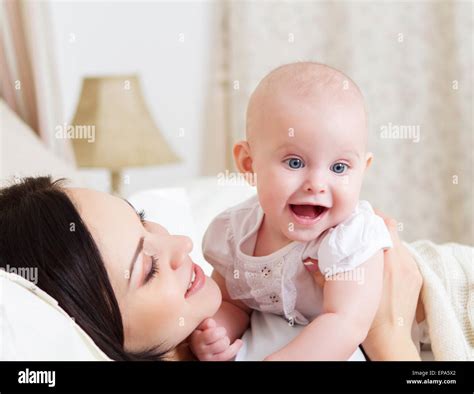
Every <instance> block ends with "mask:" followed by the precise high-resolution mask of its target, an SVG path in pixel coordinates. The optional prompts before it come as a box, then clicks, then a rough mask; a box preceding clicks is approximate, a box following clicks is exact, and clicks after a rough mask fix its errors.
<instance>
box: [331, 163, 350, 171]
mask: <svg viewBox="0 0 474 394" xmlns="http://www.w3.org/2000/svg"><path fill="white" fill-rule="evenodd" d="M348 168H349V166H348V165H347V164H344V163H335V164H333V165H332V166H331V171H332V172H335V173H336V174H342V173H344V172H346V170H347V169H348Z"/></svg>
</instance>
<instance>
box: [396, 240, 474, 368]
mask: <svg viewBox="0 0 474 394" xmlns="http://www.w3.org/2000/svg"><path fill="white" fill-rule="evenodd" d="M405 245H406V246H407V247H408V249H409V250H410V252H411V254H412V255H413V256H414V258H415V260H416V262H417V263H418V267H419V269H420V272H421V275H422V276H423V288H422V292H421V295H422V301H423V304H424V307H425V315H426V322H427V324H428V333H429V337H430V341H431V349H432V351H433V355H434V359H435V360H437V361H469V360H473V359H474V248H472V247H469V246H464V245H459V244H455V243H449V244H443V245H436V244H434V243H433V242H431V241H425V240H421V241H417V242H413V243H411V244H405Z"/></svg>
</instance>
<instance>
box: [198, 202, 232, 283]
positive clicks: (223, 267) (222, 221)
mask: <svg viewBox="0 0 474 394" xmlns="http://www.w3.org/2000/svg"><path fill="white" fill-rule="evenodd" d="M229 217H230V213H229V212H228V211H224V212H222V213H221V214H219V215H218V216H216V217H215V218H214V219H213V221H212V222H211V224H210V225H209V227H208V228H207V230H206V233H205V234H204V238H203V240H202V251H203V254H204V258H205V259H206V261H207V262H208V263H209V264H211V265H212V267H213V268H214V269H215V270H216V271H217V272H218V273H219V274H221V275H222V276H223V277H224V278H225V277H226V273H227V270H228V269H229V268H232V267H233V263H234V251H233V248H232V245H233V235H232V231H231V230H232V229H231V228H230V218H229Z"/></svg>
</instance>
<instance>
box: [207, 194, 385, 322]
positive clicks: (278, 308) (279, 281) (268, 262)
mask: <svg viewBox="0 0 474 394" xmlns="http://www.w3.org/2000/svg"><path fill="white" fill-rule="evenodd" d="M263 216H264V213H263V210H262V208H261V207H260V204H259V202H258V197H257V196H254V197H252V198H250V199H248V200H246V201H244V202H243V203H241V204H239V205H237V206H235V207H232V208H230V209H227V210H226V211H224V212H223V213H221V214H219V215H218V216H217V217H216V218H215V219H214V220H213V221H212V222H211V224H210V225H209V227H208V229H207V231H206V234H205V235H204V239H203V252H204V257H205V258H206V260H207V261H208V262H209V263H210V264H211V265H212V266H213V267H214V269H216V270H217V272H218V273H220V274H221V275H222V276H223V277H224V278H225V281H226V287H227V291H228V292H229V295H230V297H231V298H232V299H235V300H240V301H242V302H244V303H245V304H246V305H248V306H249V307H250V308H252V309H254V310H259V311H262V312H270V313H274V314H278V315H282V316H284V317H285V318H286V319H288V321H290V322H291V323H293V322H295V323H298V324H308V323H309V321H311V320H313V319H314V318H315V317H316V316H318V315H319V314H320V313H321V309H322V290H321V289H320V288H319V287H317V286H315V285H314V281H313V279H312V277H311V274H310V273H309V272H308V271H307V270H306V269H305V268H304V265H303V261H305V260H306V259H307V258H309V257H310V258H313V259H317V260H318V261H319V267H320V270H321V272H323V273H324V274H327V275H333V274H335V273H338V272H346V271H349V270H354V268H356V267H357V266H359V265H360V264H362V263H364V262H365V261H367V260H368V259H369V258H370V257H371V256H373V255H374V254H375V253H376V252H377V251H378V250H380V249H386V248H390V247H392V241H391V238H390V234H389V232H388V230H387V228H386V226H385V223H384V222H383V220H382V219H381V218H380V217H378V216H377V215H376V214H375V213H374V211H373V210H372V207H371V206H370V204H369V203H368V202H367V201H359V203H358V205H357V207H356V209H355V210H354V212H353V213H352V214H351V215H350V216H349V217H348V218H347V219H346V220H345V221H344V222H342V223H340V224H339V225H337V226H335V227H333V228H330V229H328V230H326V231H325V232H323V233H322V234H321V235H320V236H319V237H318V238H317V239H315V240H313V241H311V242H307V243H302V242H297V241H294V242H291V243H290V244H288V245H286V246H285V247H283V248H282V249H279V250H277V251H275V252H274V253H272V254H270V255H268V256H258V257H256V256H253V251H254V249H255V243H256V239H257V232H258V229H259V228H260V225H261V224H262V220H263Z"/></svg>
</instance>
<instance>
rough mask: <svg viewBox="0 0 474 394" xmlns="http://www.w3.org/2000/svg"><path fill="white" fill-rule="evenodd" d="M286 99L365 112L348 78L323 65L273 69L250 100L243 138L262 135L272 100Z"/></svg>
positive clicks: (354, 87) (289, 65)
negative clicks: (343, 105)
mask: <svg viewBox="0 0 474 394" xmlns="http://www.w3.org/2000/svg"><path fill="white" fill-rule="evenodd" d="M281 97H287V98H295V99H300V100H302V101H304V102H307V103H309V104H310V105H311V103H314V102H316V101H317V100H318V99H321V98H324V100H326V99H330V100H331V102H334V103H337V104H339V103H343V102H346V103H350V104H351V105H357V106H359V107H360V108H361V110H363V111H364V116H366V109H365V104H364V99H363V96H362V93H361V91H360V89H359V88H358V86H357V85H356V84H355V83H354V81H352V79H351V78H349V77H348V76H347V75H345V74H344V73H342V72H341V71H338V70H336V69H334V68H332V67H329V66H326V65H324V64H319V63H312V62H300V63H292V64H287V65H284V66H281V67H278V68H276V69H275V70H273V71H271V72H270V73H269V74H268V75H267V76H265V77H264V78H263V79H262V81H261V82H260V83H259V84H258V86H257V88H256V89H255V91H254V92H253V93H252V96H251V97H250V100H249V104H248V107H247V122H246V135H247V140H248V141H249V142H250V143H251V141H252V140H253V139H254V138H255V136H256V134H257V133H259V132H261V131H262V128H263V124H264V120H265V118H266V116H271V113H272V112H273V111H275V106H274V105H273V104H275V100H278V98H281Z"/></svg>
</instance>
